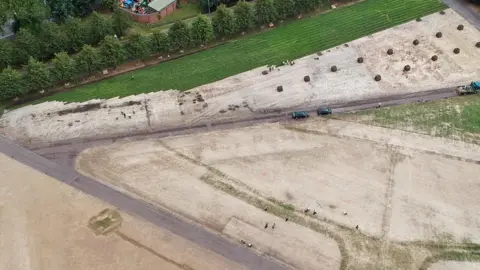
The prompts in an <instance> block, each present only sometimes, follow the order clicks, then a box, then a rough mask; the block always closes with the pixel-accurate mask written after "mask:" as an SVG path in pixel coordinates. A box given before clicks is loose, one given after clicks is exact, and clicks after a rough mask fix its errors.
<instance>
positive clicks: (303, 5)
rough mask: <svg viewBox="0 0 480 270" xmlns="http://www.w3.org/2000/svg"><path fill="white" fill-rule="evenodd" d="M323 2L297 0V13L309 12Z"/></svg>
mask: <svg viewBox="0 0 480 270" xmlns="http://www.w3.org/2000/svg"><path fill="white" fill-rule="evenodd" d="M321 4H322V1H321V0H296V3H295V6H296V13H307V12H310V11H312V10H314V9H315V8H317V7H319V6H320V5H321Z"/></svg>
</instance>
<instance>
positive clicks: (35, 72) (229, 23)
mask: <svg viewBox="0 0 480 270" xmlns="http://www.w3.org/2000/svg"><path fill="white" fill-rule="evenodd" d="M302 1H307V0H275V1H273V0H257V1H256V2H255V4H251V3H247V2H245V1H241V2H239V3H238V4H237V5H236V6H235V8H234V9H229V8H227V7H225V6H224V5H220V6H219V7H218V9H217V11H216V13H215V14H214V16H213V18H212V19H210V18H209V17H207V16H205V15H199V16H197V17H196V18H195V19H194V20H193V22H192V23H191V25H189V24H187V23H186V22H184V21H177V22H175V23H174V24H173V25H172V26H171V27H170V29H169V30H168V34H167V33H164V32H162V31H156V32H154V33H153V34H152V35H149V36H146V35H140V34H136V35H133V36H132V37H131V39H130V40H129V41H128V42H126V43H122V42H121V41H119V40H118V38H115V37H114V36H113V35H112V34H111V33H112V32H101V34H98V36H97V37H96V38H100V37H102V36H104V38H103V40H102V41H101V43H100V44H99V46H98V47H93V46H91V45H83V46H82V48H81V50H80V51H79V52H78V53H77V54H76V55H74V56H73V57H72V56H70V55H69V54H68V53H67V52H65V51H63V52H60V53H55V56H54V58H53V60H52V64H51V65H48V64H45V63H42V62H40V61H38V60H36V59H37V58H35V57H34V56H33V55H29V56H28V63H27V65H26V68H25V70H26V72H25V73H23V74H22V73H20V72H19V71H17V70H15V69H12V68H10V67H7V68H5V69H3V71H2V72H1V73H0V99H1V100H3V99H11V98H14V97H18V96H22V95H24V94H26V93H29V92H34V91H40V90H44V89H48V88H50V87H52V86H53V85H54V84H56V83H60V82H62V83H63V82H70V81H75V80H78V79H81V77H83V76H84V75H86V74H92V73H94V72H98V71H101V70H103V69H106V68H116V67H118V65H120V64H121V63H123V62H124V61H126V60H128V59H137V60H144V59H146V58H148V57H150V56H151V55H152V54H167V53H170V52H174V51H179V50H182V49H186V48H189V47H192V46H199V45H205V44H208V43H209V42H210V41H212V40H213V39H214V38H221V37H228V36H231V35H234V34H236V33H239V32H240V31H247V30H249V29H252V28H254V27H255V26H256V25H264V24H269V23H274V22H276V21H277V20H280V19H285V18H287V17H290V16H295V15H297V14H298V13H299V12H300V10H301V12H302V13H303V12H306V11H310V10H312V9H314V8H315V7H317V6H318V5H319V4H321V3H320V1H319V0H308V1H310V2H308V4H305V3H304V4H303V5H300V3H302ZM297 5H300V6H303V7H304V8H302V9H299V8H298V7H296V6H297ZM306 7H309V9H307V8H306ZM292 10H293V11H292ZM92 27H95V26H92ZM80 44H81V43H80V42H79V43H78V44H76V45H77V46H80ZM51 46H53V45H51ZM59 48H60V47H58V48H55V49H52V50H51V51H50V52H55V50H56V49H59ZM0 50H1V48H0ZM1 57H2V55H0V58H1ZM25 57H26V56H25ZM0 61H1V60H0Z"/></svg>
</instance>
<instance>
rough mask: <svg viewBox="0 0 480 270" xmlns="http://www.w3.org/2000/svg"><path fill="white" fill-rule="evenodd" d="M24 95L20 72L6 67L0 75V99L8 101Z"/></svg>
mask: <svg viewBox="0 0 480 270" xmlns="http://www.w3.org/2000/svg"><path fill="white" fill-rule="evenodd" d="M24 93H25V87H24V83H23V78H22V75H21V74H20V72H18V71H17V70H15V69H13V68H11V67H7V68H5V69H4V70H3V71H2V72H1V73H0V99H2V100H5V99H10V98H14V97H18V96H21V95H23V94H24Z"/></svg>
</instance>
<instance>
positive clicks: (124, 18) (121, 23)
mask: <svg viewBox="0 0 480 270" xmlns="http://www.w3.org/2000/svg"><path fill="white" fill-rule="evenodd" d="M131 26H132V19H130V16H128V14H127V13H126V12H125V11H122V10H121V9H120V8H115V9H114V12H113V27H114V30H115V34H116V35H117V36H118V37H121V36H123V35H125V32H126V31H127V30H128V28H130V27H131Z"/></svg>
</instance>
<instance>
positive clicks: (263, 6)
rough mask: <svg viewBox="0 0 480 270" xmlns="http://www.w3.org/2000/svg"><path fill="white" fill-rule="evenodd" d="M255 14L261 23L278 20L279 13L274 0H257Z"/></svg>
mask: <svg viewBox="0 0 480 270" xmlns="http://www.w3.org/2000/svg"><path fill="white" fill-rule="evenodd" d="M255 16H256V18H257V22H258V23H259V24H260V25H264V24H269V23H273V22H276V21H277V17H278V15H277V10H276V9H275V5H274V2H273V0H257V1H256V2H255Z"/></svg>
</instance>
